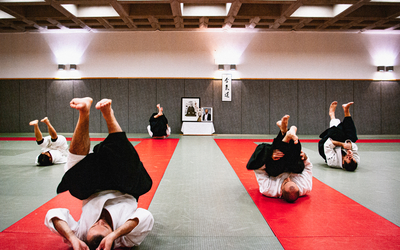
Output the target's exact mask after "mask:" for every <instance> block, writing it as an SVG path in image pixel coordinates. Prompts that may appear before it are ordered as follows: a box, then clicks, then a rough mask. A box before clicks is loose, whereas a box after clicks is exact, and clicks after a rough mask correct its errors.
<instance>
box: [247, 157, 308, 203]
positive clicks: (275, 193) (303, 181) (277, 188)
mask: <svg viewBox="0 0 400 250" xmlns="http://www.w3.org/2000/svg"><path fill="white" fill-rule="evenodd" d="M264 169H265V165H264V166H262V167H261V168H259V169H256V170H254V173H255V174H256V178H257V182H258V185H259V190H260V193H262V194H263V195H265V196H268V197H275V198H280V197H281V196H282V190H281V186H282V182H283V181H284V180H285V179H286V178H288V177H289V178H290V180H291V181H293V182H294V183H296V185H297V186H298V187H299V193H300V196H303V195H306V194H308V193H309V192H311V189H312V163H311V162H310V160H309V159H307V160H305V161H304V170H303V172H302V173H300V174H296V173H282V174H280V175H278V176H276V177H272V176H269V175H268V174H267V172H265V170H264Z"/></svg>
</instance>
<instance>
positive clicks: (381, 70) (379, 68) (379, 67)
mask: <svg viewBox="0 0 400 250" xmlns="http://www.w3.org/2000/svg"><path fill="white" fill-rule="evenodd" d="M377 71H379V72H383V71H385V66H378V68H377Z"/></svg>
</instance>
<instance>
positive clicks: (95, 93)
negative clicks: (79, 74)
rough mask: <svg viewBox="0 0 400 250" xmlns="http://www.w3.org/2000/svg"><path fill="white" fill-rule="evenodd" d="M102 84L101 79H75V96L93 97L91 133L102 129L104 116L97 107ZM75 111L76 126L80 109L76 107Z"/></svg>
mask: <svg viewBox="0 0 400 250" xmlns="http://www.w3.org/2000/svg"><path fill="white" fill-rule="evenodd" d="M100 84H101V80H100V79H88V80H74V98H83V97H91V98H92V99H93V103H92V106H91V107H90V117H89V132H90V133H96V132H97V133H98V132H99V131H100V123H101V122H100V119H102V116H101V114H100V112H98V111H97V110H96V108H95V105H96V103H97V102H98V101H100V91H101V86H100ZM73 113H74V126H76V123H77V122H78V118H79V111H78V110H75V109H74V110H73Z"/></svg>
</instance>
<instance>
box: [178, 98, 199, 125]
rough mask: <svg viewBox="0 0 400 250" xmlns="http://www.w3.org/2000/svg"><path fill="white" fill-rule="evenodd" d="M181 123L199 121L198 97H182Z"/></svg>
mask: <svg viewBox="0 0 400 250" xmlns="http://www.w3.org/2000/svg"><path fill="white" fill-rule="evenodd" d="M181 103H182V111H181V112H182V121H183V122H197V121H198V120H199V119H200V120H201V117H200V113H201V109H200V97H182V102H181Z"/></svg>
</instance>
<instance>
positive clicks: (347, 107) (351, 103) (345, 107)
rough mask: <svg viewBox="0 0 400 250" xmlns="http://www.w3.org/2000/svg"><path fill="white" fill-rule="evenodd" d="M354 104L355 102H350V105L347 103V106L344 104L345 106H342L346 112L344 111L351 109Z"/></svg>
mask: <svg viewBox="0 0 400 250" xmlns="http://www.w3.org/2000/svg"><path fill="white" fill-rule="evenodd" d="M353 104H354V102H348V103H346V104H343V105H342V107H343V110H344V111H346V109H347V110H348V109H349V108H350V106H351V105H353Z"/></svg>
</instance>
